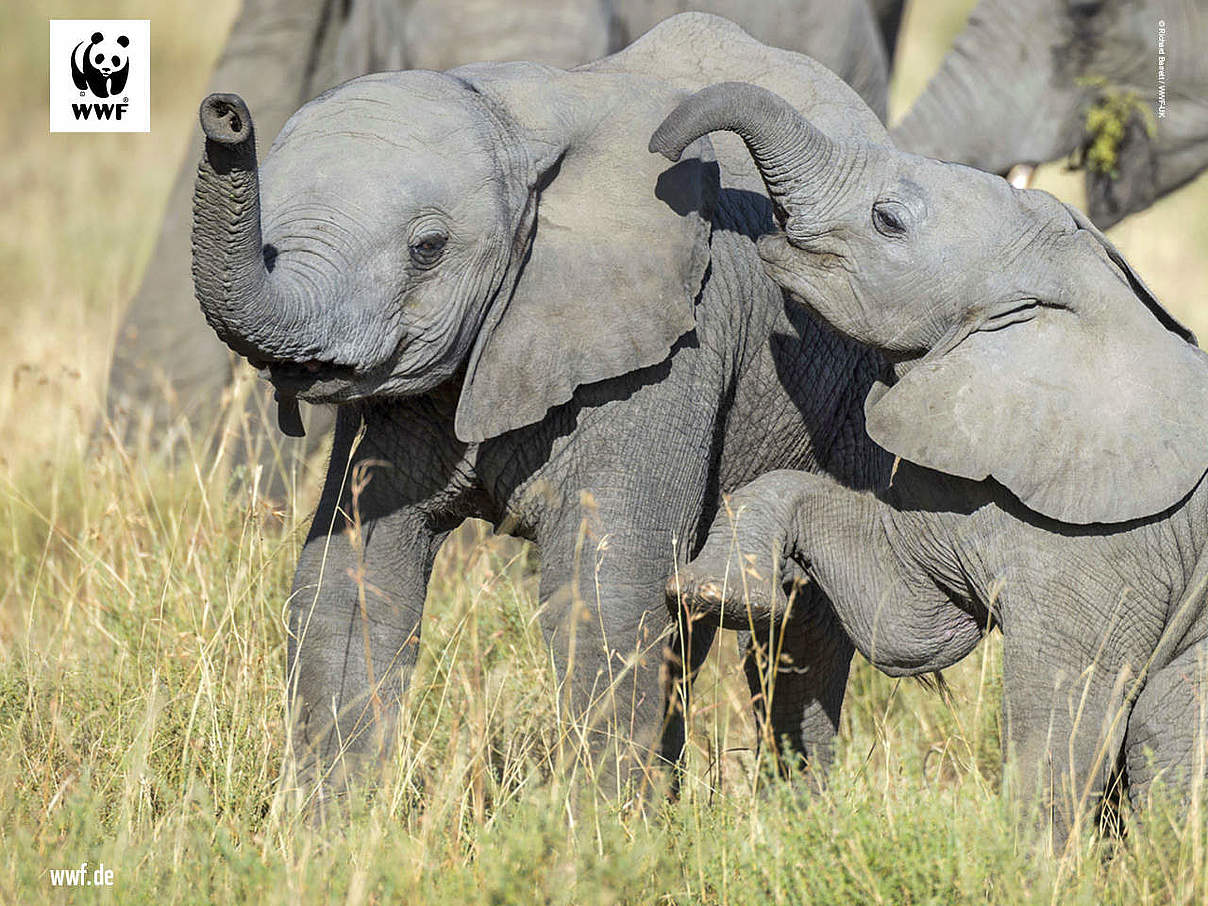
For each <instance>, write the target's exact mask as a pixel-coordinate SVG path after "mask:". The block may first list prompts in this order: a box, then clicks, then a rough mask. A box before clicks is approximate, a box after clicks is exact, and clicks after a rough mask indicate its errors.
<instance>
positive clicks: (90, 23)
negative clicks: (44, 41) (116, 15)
mask: <svg viewBox="0 0 1208 906" xmlns="http://www.w3.org/2000/svg"><path fill="white" fill-rule="evenodd" d="M98 34H99V35H100V36H101V41H100V42H99V43H95V42H94V40H93V39H94V36H96V35H98ZM85 52H88V53H87V57H85ZM50 131H51V132H150V131H151V20H150V19H51V20H50Z"/></svg>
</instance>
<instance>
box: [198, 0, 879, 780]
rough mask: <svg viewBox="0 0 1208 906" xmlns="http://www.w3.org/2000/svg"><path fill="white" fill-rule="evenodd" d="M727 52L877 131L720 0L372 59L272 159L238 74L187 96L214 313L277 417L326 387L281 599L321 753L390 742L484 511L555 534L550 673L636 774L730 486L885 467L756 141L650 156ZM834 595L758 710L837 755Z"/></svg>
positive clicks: (208, 310) (866, 135)
mask: <svg viewBox="0 0 1208 906" xmlns="http://www.w3.org/2000/svg"><path fill="white" fill-rule="evenodd" d="M740 75H745V76H748V77H754V78H758V79H760V80H761V81H762V82H763V83H764V84H767V85H769V86H771V87H775V88H776V89H777V90H778V91H781V92H784V93H787V95H788V96H790V97H792V98H793V100H794V103H796V104H798V105H799V106H801V107H802V109H807V110H810V111H811V113H812V115H814V116H816V117H818V118H819V119H820V121H824V122H826V123H827V124H828V126H829V128H831V129H833V130H836V131H837V132H839V133H840V134H843V135H845V136H847V137H849V138H851V139H852V140H859V141H861V142H867V143H871V144H878V143H881V144H887V143H888V140H887V136H886V134H885V132H884V130H883V128H882V127H881V125H880V123H879V121H878V120H877V118H876V116H875V115H873V113H872V112H871V111H869V109H868V108H867V107H866V106H865V105H864V104H863V103H862V102H861V101H860V100H859V98H858V97H857V96H856V94H855V93H854V92H853V91H852V90H851V89H850V88H848V87H847V86H846V85H844V84H843V83H842V82H841V81H839V79H838V78H836V77H835V76H833V75H832V74H831V73H830V72H828V71H827V70H825V69H824V68H822V67H821V66H819V65H818V64H816V63H814V62H813V61H812V60H809V59H807V58H804V57H801V56H799V55H797V54H794V53H791V52H788V51H781V50H776V49H774V48H770V47H766V46H764V45H762V44H760V43H758V42H757V41H755V40H753V39H752V38H750V37H749V36H747V35H746V34H745V33H744V32H742V31H741V30H740V29H739V28H737V27H736V26H734V25H732V24H730V23H728V22H726V21H725V20H722V19H718V18H715V17H712V16H707V15H702V14H685V15H682V16H677V17H675V18H674V19H671V20H669V21H667V22H665V23H663V24H662V25H660V26H658V27H657V28H656V29H654V30H653V31H651V32H650V33H649V34H647V35H646V36H645V37H644V38H643V39H642V40H640V41H638V42H636V43H635V44H634V45H632V46H631V47H630V48H628V49H627V50H625V51H624V52H622V53H620V54H617V55H616V56H613V57H609V58H606V59H604V60H602V61H600V62H598V63H596V64H593V65H591V66H589V67H584V68H581V69H578V70H575V71H571V72H567V71H563V70H560V69H556V68H553V67H549V66H541V65H537V64H480V65H476V66H470V67H464V68H461V69H457V70H453V71H451V72H449V73H443V74H442V73H435V72H419V71H411V72H399V73H382V74H379V75H374V76H367V77H364V78H360V79H356V80H354V81H352V82H349V83H347V84H345V85H343V86H341V87H340V88H338V89H336V90H334V91H331V92H328V93H327V94H325V95H324V96H322V97H320V98H319V99H317V100H315V101H313V102H311V103H309V104H307V105H306V106H304V107H303V108H302V109H301V110H300V111H299V112H298V113H296V114H295V115H294V116H293V117H292V118H291V119H290V121H289V122H288V123H287V124H286V126H285V128H284V129H283V130H282V132H281V134H280V136H279V137H278V138H277V140H276V142H275V143H274V144H273V147H272V149H271V150H270V151H269V153H268V155H267V156H266V158H265V160H264V164H263V167H262V169H260V170H258V169H257V166H256V156H255V148H254V140H253V137H252V125H251V121H250V119H249V115H248V111H247V109H246V108H245V106H244V105H243V103H242V102H241V101H240V100H239V99H238V98H235V97H233V96H230V95H213V96H211V97H209V98H207V99H206V101H205V102H204V103H203V105H202V110H201V120H202V126H203V129H204V131H205V134H206V150H205V156H204V158H203V160H202V162H201V165H200V169H199V173H198V180H197V188H196V195H195V214H194V219H195V222H194V234H193V268H194V277H195V282H196V287H197V295H198V298H199V300H200V302H201V306H202V309H203V310H204V312H205V315H206V318H207V319H208V321H209V323H210V324H211V325H212V326H213V328H214V330H215V331H216V332H217V333H218V335H219V336H220V337H221V338H222V339H223V340H224V341H225V342H226V343H227V344H228V345H229V346H231V348H233V349H235V350H236V351H237V352H239V353H241V354H242V355H244V356H246V357H247V358H249V359H250V360H252V361H253V362H254V363H256V364H257V365H259V366H261V367H262V368H263V369H265V373H266V375H267V376H268V377H269V378H270V379H271V380H272V382H273V383H274V384H275V385H276V387H277V391H278V394H279V395H280V398H281V407H282V418H283V419H284V420H285V421H286V422H287V423H292V422H293V420H294V413H293V406H294V403H293V402H292V401H293V400H294V399H296V398H298V397H301V398H303V399H308V400H311V401H317V402H320V401H321V402H333V403H337V404H338V405H339V407H340V408H339V417H338V421H337V428H336V439H335V449H334V452H333V454H332V459H331V465H330V469H329V472H328V477H327V483H326V486H325V488H324V491H323V496H322V501H321V503H320V505H319V509H318V512H317V514H316V516H315V518H314V522H313V524H312V527H311V531H310V535H309V537H308V538H307V541H306V545H305V548H304V550H303V552H302V556H301V560H300V562H299V564H298V569H297V575H296V579H295V584H294V590H293V593H292V595H291V597H290V646H289V662H290V682H291V694H292V696H293V700H294V703H295V707H296V715H295V718H296V719H295V748H296V751H297V752H298V753H299V755H300V756H301V757H302V758H303V760H304V762H305V763H306V764H308V765H312V766H313V764H314V762H315V761H316V760H317V761H319V762H321V763H323V764H324V766H325V767H326V766H330V765H331V763H332V762H334V761H335V760H336V759H337V758H338V756H339V755H341V754H347V755H350V756H356V759H357V760H359V759H362V758H366V757H367V758H370V759H371V758H372V756H373V755H374V754H376V753H378V752H380V751H382V749H383V748H384V747H387V746H388V745H389V743H390V742H391V741H392V732H393V731H392V728H393V727H394V725H395V721H396V717H397V713H398V708H399V702H400V699H401V695H402V693H403V690H404V686H405V684H406V681H407V675H408V672H409V670H410V668H411V666H412V665H413V664H414V662H415V656H416V645H417V643H418V638H419V632H420V622H421V616H422V613H423V606H424V596H425V591H426V586H427V582H428V577H429V571H430V569H431V566H432V560H433V556H434V555H435V553H436V550H437V548H438V547H439V545H440V543H441V541H442V539H443V538H444V537H445V535H446V534H447V533H448V532H449V531H450V530H451V529H453V528H454V527H456V526H457V525H458V524H459V523H460V522H461V521H462V520H463V519H465V518H467V517H471V516H477V517H481V518H484V519H487V520H490V521H491V522H493V523H494V524H495V525H496V526H499V527H501V528H503V529H504V530H506V531H509V532H511V533H513V534H517V535H520V536H522V537H525V538H529V539H531V540H533V541H535V542H536V543H537V545H538V547H539V550H540V555H541V586H540V596H541V599H542V602H543V607H544V609H543V617H542V619H543V625H544V626H545V628H546V630H547V633H548V636H549V638H550V640H551V642H552V645H553V649H554V651H555V653H556V659H557V661H558V663H559V665H560V667H561V669H562V670H563V671H564V672H566V671H567V670H568V664H570V663H572V661H573V664H574V666H575V669H574V671H573V676H572V677H571V679H570V681H569V688H568V692H567V694H566V696H565V700H566V701H567V702H568V703H569V706H570V707H571V708H572V709H573V711H574V712H575V713H577V714H579V715H591V716H592V719H593V720H596V719H604V718H605V717H608V716H609V715H611V718H613V719H615V726H614V728H613V729H615V730H616V732H615V733H614V734H613V735H612V740H613V741H616V742H617V743H618V744H619V746H620V749H621V751H620V753H619V754H620V756H621V757H622V768H621V771H620V774H621V779H624V777H625V776H632V771H633V770H634V769H639V768H644V767H645V766H646V765H648V764H649V763H650V762H652V761H658V760H660V759H666V760H668V761H674V760H675V759H676V758H677V757H678V754H679V751H680V748H681V747H682V744H683V735H682V733H683V730H682V720H681V714H680V710H679V708H678V706H677V703H678V701H679V699H678V697H677V692H676V689H677V686H676V684H675V683H674V682H670V683H669V682H668V681H667V677H668V674H667V673H665V672H664V652H665V649H666V648H667V647H668V646H669V647H670V649H671V650H672V651H674V652H684V653H686V656H687V658H688V659H689V660H690V661H691V662H693V664H694V663H696V662H697V661H699V659H700V658H701V657H702V656H703V655H704V654H705V653H706V652H707V651H708V648H709V644H710V642H711V639H712V635H711V633H710V632H707V631H703V630H702V631H701V632H698V633H695V634H693V635H692V636H691V638H681V639H678V640H677V639H676V638H675V637H674V634H675V633H676V632H677V631H679V629H678V626H677V623H676V621H675V620H674V619H673V617H672V616H671V615H670V614H669V613H668V611H667V608H666V604H665V599H664V595H663V589H664V582H665V578H666V575H667V573H668V571H669V570H670V569H671V568H672V566H673V564H674V563H675V561H676V560H677V559H678V560H679V561H680V562H683V561H684V560H686V559H687V557H688V556H689V555H690V554H691V553H692V552H694V551H695V549H696V546H697V543H698V541H697V539H698V538H700V537H703V535H704V531H705V530H706V529H707V527H708V526H709V524H710V523H711V522H712V519H713V515H714V514H715V512H716V510H717V505H718V502H719V499H720V495H721V494H722V493H723V492H726V491H729V490H732V489H733V488H736V487H738V486H740V485H742V484H744V483H746V482H748V481H750V480H751V479H753V478H755V477H756V476H757V475H759V474H761V473H763V472H766V471H768V470H770V469H776V468H801V469H807V470H814V471H822V470H827V471H829V472H830V473H831V474H834V475H835V476H837V477H838V478H839V479H841V480H843V481H845V482H847V483H849V484H851V485H853V486H856V487H873V486H876V485H878V484H880V483H883V482H884V481H885V480H887V478H888V469H889V465H890V460H889V458H888V457H887V456H886V455H885V454H884V453H883V451H880V450H878V449H877V448H876V447H875V446H874V445H873V444H871V443H869V442H868V441H867V439H866V437H865V432H864V428H863V413H862V410H861V407H860V401H861V400H862V399H863V397H864V395H865V394H866V392H867V390H868V388H869V387H870V386H871V385H872V383H873V381H874V380H876V379H877V377H878V375H880V374H881V373H882V372H883V370H884V366H883V363H882V360H881V359H880V358H879V357H878V356H877V355H875V354H874V353H871V352H869V351H867V350H864V349H862V348H861V347H859V346H858V344H855V343H852V342H850V341H848V340H844V339H842V338H841V337H838V336H837V335H836V334H834V333H833V332H831V331H828V330H825V329H823V328H821V327H819V326H818V325H817V324H816V323H815V322H814V321H813V320H811V319H810V318H809V317H808V316H807V315H806V314H805V313H804V312H802V311H801V310H800V309H799V308H798V307H796V306H791V305H786V302H785V299H784V297H783V294H782V292H781V290H780V288H779V287H778V286H777V285H776V284H775V283H774V282H773V281H771V280H770V279H768V277H767V276H766V275H765V274H764V272H763V269H762V267H761V266H760V263H759V258H758V254H757V252H756V238H757V237H758V236H759V235H761V234H763V233H766V232H768V231H770V230H771V229H773V220H772V205H771V203H770V201H769V199H768V197H767V196H766V194H765V193H764V188H763V183H762V181H761V179H760V177H759V175H758V173H756V172H755V170H754V168H753V167H752V165H751V162H750V160H749V158H748V157H747V155H746V153H745V151H743V149H742V146H741V145H740V144H738V143H736V142H733V143H730V142H728V141H722V142H719V143H718V145H717V146H716V149H715V151H716V160H714V149H713V147H712V146H711V145H710V144H709V142H708V140H705V141H703V142H701V143H699V144H698V145H696V146H694V149H693V150H692V152H691V153H690V154H689V155H688V157H687V158H686V159H685V161H684V162H682V163H680V164H678V165H676V166H673V167H668V166H667V165H666V164H665V162H664V161H662V160H661V159H659V158H656V157H653V156H651V155H650V154H648V153H647V151H646V147H645V146H646V140H647V138H648V136H649V134H650V132H651V131H652V130H653V129H654V128H655V127H656V126H657V125H658V123H659V122H660V121H661V120H662V118H663V117H664V116H665V115H666V114H667V113H668V111H670V110H671V109H672V108H673V107H674V106H675V104H676V103H677V102H678V100H679V99H680V98H681V97H682V96H684V92H685V90H694V89H695V88H698V87H700V86H701V85H703V84H708V83H709V82H710V81H714V80H716V79H717V78H719V77H720V78H725V77H727V76H728V77H735V76H740ZM776 153H778V152H775V151H769V154H771V155H772V157H773V159H774V158H775V154H776ZM362 472H364V473H365V474H367V475H368V476H369V480H368V483H367V484H366V483H365V481H364V477H365V475H363V474H361V473H362ZM353 528H355V529H356V530H357V531H356V532H352V531H350V530H351V529H353ZM830 613H831V611H830V609H829V607H827V606H825V604H824V603H822V602H819V603H818V604H817V606H815V607H806V608H803V609H802V612H801V617H800V621H799V625H800V636H801V638H802V639H803V640H804V649H803V651H802V652H801V656H802V657H803V658H805V657H806V656H807V655H808V656H810V657H814V658H817V659H819V661H818V664H817V669H816V670H815V671H813V672H812V673H811V674H810V675H808V676H806V675H802V674H796V673H794V674H788V675H786V677H785V678H784V679H783V680H782V681H781V682H780V684H779V686H780V688H781V689H782V690H784V696H783V697H782V699H781V700H780V703H779V705H778V710H777V711H776V713H774V714H772V715H770V719H771V721H772V724H773V728H774V730H775V735H776V737H777V738H778V739H780V738H784V737H786V736H787V737H788V738H789V739H790V743H789V744H790V745H791V746H793V747H794V748H796V749H800V750H802V751H803V752H806V753H807V754H809V755H810V756H811V757H814V758H821V759H822V760H825V758H826V755H827V753H828V751H829V746H830V743H831V740H832V738H833V735H834V732H835V720H836V719H837V714H838V708H839V703H840V701H841V698H842V693H843V687H844V683H845V681H846V672H847V665H848V662H849V660H850V657H851V653H852V649H851V647H850V645H849V643H848V642H847V640H846V637H845V636H844V635H843V633H842V632H841V631H839V629H838V627H837V626H836V625H835V624H834V622H833V620H832V619H831V617H830ZM580 614H586V618H585V619H572V618H571V617H574V616H576V615H580ZM572 645H573V646H574V651H573V658H572V656H571V655H572V651H571V647H572ZM677 670H678V666H677V664H676V662H675V661H674V659H673V660H672V662H671V674H670V675H671V677H672V678H674V677H675V675H676V671H677ZM752 682H755V683H757V682H758V680H757V678H753V680H752ZM610 683H611V684H612V685H613V688H611V689H609V688H608V687H609V686H610ZM602 695H604V696H605V702H604V703H603V704H604V706H605V707H602V708H597V707H596V706H597V705H598V704H600V703H599V701H598V699H599V698H600V697H601V696H602ZM614 697H615V702H614ZM613 704H615V707H613V706H612V705H613ZM604 737H605V731H604V729H603V728H601V731H600V738H601V739H603V738H604ZM660 738H661V741H660Z"/></svg>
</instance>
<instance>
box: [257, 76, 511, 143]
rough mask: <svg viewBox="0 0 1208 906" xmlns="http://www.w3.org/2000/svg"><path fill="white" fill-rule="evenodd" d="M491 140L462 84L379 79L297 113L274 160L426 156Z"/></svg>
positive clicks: (354, 84) (349, 85) (357, 82)
mask: <svg viewBox="0 0 1208 906" xmlns="http://www.w3.org/2000/svg"><path fill="white" fill-rule="evenodd" d="M493 138H494V136H492V135H491V134H490V128H489V124H488V122H487V121H486V119H485V118H484V116H483V113H482V109H481V106H480V105H479V104H476V103H475V102H474V100H473V97H472V93H471V92H470V91H469V90H467V89H466V87H465V86H464V84H463V83H461V82H459V81H458V80H456V79H452V78H450V77H448V76H445V75H443V74H441V73H435V72H414V71H408V72H398V73H378V74H375V75H372V76H364V77H362V78H359V79H353V80H352V81H351V82H346V83H345V84H343V85H341V86H340V87H338V88H335V89H333V90H331V91H328V92H326V93H325V94H322V95H320V96H319V97H318V98H316V99H315V100H313V101H311V102H310V103H308V104H305V105H304V106H303V107H301V108H300V109H299V110H298V111H297V112H296V113H295V114H294V115H293V116H292V117H290V119H289V121H288V122H287V123H286V124H285V126H284V128H283V129H282V130H281V133H280V135H279V136H278V137H277V140H276V141H275V142H274V143H273V148H272V153H273V154H277V153H287V152H288V153H298V149H299V148H302V149H303V150H302V151H301V152H300V153H303V154H306V153H309V152H310V150H311V149H312V148H315V149H318V150H320V151H321V150H324V149H328V150H330V151H333V152H334V153H336V154H339V153H344V154H350V153H352V154H357V153H362V152H367V153H376V154H387V155H389V154H391V153H394V154H398V153H405V154H421V153H423V152H425V151H427V152H428V153H432V154H441V155H448V154H450V153H452V152H453V151H454V150H457V149H460V150H461V151H462V152H464V151H465V150H467V149H478V150H484V149H486V148H487V147H489V145H490V142H491V141H492V139H493Z"/></svg>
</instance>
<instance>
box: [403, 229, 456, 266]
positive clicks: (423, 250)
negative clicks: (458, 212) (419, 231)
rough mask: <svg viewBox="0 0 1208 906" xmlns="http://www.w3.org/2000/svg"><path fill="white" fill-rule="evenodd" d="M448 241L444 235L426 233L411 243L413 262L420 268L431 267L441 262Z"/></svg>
mask: <svg viewBox="0 0 1208 906" xmlns="http://www.w3.org/2000/svg"><path fill="white" fill-rule="evenodd" d="M448 241H449V237H448V236H446V235H445V234H444V233H424V234H423V235H422V236H419V237H417V238H416V240H415V241H414V242H412V243H411V260H412V261H414V262H415V263H416V264H417V265H419V266H420V267H431V266H432V265H434V264H436V262H437V261H439V260H440V257H441V255H442V254H443V253H444V250H445V243H447V242H448Z"/></svg>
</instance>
